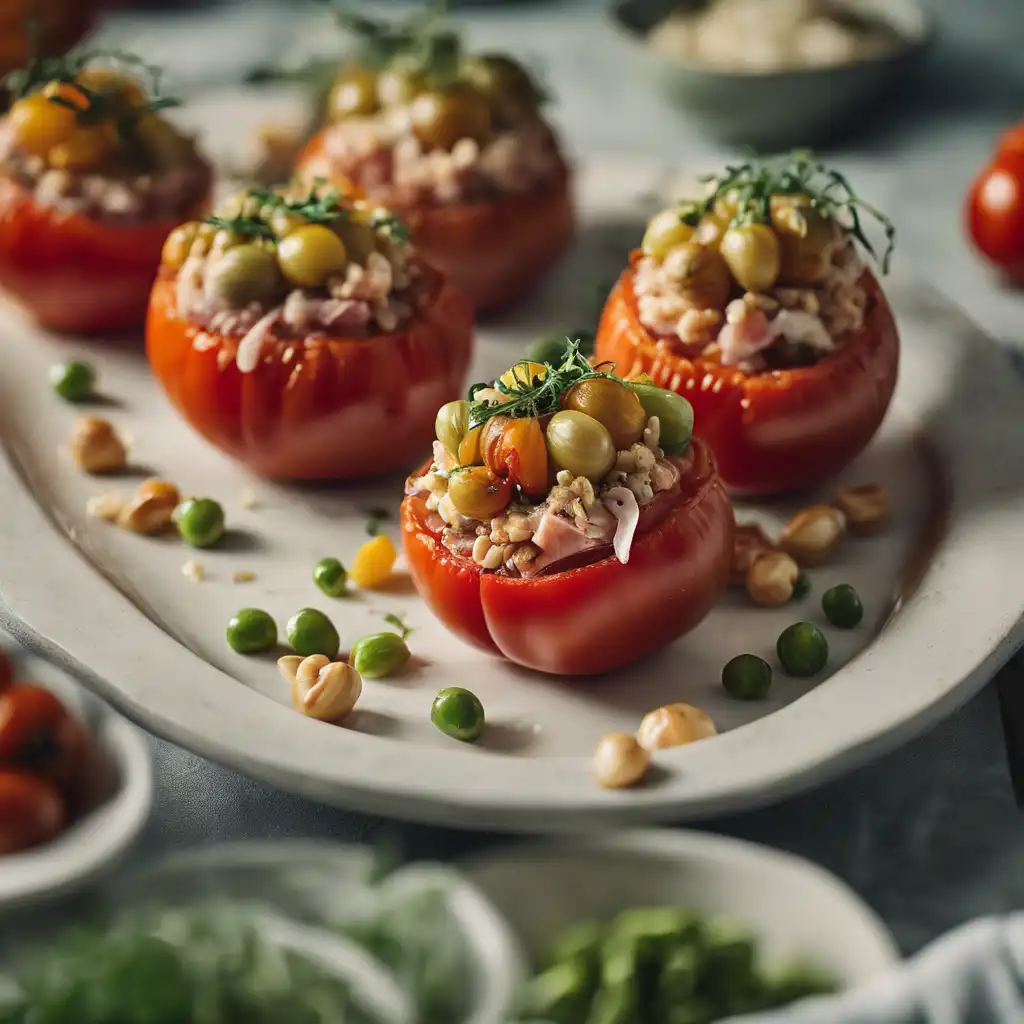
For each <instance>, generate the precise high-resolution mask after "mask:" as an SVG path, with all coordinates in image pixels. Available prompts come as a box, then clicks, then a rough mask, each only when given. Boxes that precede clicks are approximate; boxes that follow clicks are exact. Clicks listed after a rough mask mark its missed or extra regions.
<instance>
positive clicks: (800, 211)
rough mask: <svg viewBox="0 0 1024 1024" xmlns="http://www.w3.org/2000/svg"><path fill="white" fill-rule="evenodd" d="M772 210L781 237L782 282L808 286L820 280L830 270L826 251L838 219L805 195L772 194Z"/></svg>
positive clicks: (773, 220)
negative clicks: (834, 220)
mask: <svg viewBox="0 0 1024 1024" xmlns="http://www.w3.org/2000/svg"><path fill="white" fill-rule="evenodd" d="M771 213H772V227H773V228H774V229H775V234H776V236H777V238H778V240H779V255H780V263H781V268H780V271H779V283H780V284H784V285H790V286H792V287H806V286H808V285H812V284H814V283H815V282H817V281H820V280H821V278H822V277H823V276H824V274H825V272H826V270H827V265H826V262H825V259H824V253H825V251H826V248H827V247H828V246H829V245H830V244H831V243H832V242H833V241H834V239H835V231H836V228H835V225H834V223H833V222H832V221H830V220H828V219H827V218H825V217H822V215H821V214H820V213H818V211H817V210H815V209H814V207H813V206H812V204H811V200H810V198H809V197H808V196H804V195H785V196H772V201H771Z"/></svg>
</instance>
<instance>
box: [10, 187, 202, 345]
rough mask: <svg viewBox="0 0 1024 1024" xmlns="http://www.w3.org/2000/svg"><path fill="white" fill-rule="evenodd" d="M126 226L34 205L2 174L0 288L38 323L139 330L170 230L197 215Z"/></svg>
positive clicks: (54, 326)
mask: <svg viewBox="0 0 1024 1024" xmlns="http://www.w3.org/2000/svg"><path fill="white" fill-rule="evenodd" d="M207 205H208V201H207V200H204V201H203V202H202V203H200V204H197V206H196V208H195V210H193V211H191V212H190V213H189V215H188V217H181V218H175V219H173V220H159V221H151V222H143V223H141V224H132V225H126V226H124V227H121V226H117V225H113V224H105V223H103V222H102V221H99V220H94V219H92V218H90V217H86V216H84V215H83V214H80V213H67V212H63V211H60V210H56V209H54V208H53V207H49V206H43V205H40V204H38V203H37V202H36V201H35V199H34V197H33V196H32V193H31V192H30V191H28V189H26V188H25V187H24V186H23V185H21V184H20V183H19V182H17V181H14V180H13V179H12V178H9V177H0V289H2V290H3V291H4V292H5V293H6V294H7V296H8V297H9V298H10V299H12V300H13V301H14V302H15V303H16V304H17V305H19V306H21V307H22V308H23V309H24V310H25V311H26V312H27V313H28V315H29V316H31V317H32V318H33V319H34V320H35V321H36V322H37V323H39V324H41V325H42V326H43V327H48V328H51V329H53V330H58V331H70V332H76V333H82V334H96V333H99V332H101V331H116V330H122V329H124V328H129V327H140V326H141V325H142V324H143V323H144V322H145V319H146V306H147V305H148V302H149V292H150V289H151V288H152V287H153V279H154V278H155V277H156V273H157V269H158V268H159V266H160V252H161V250H162V249H163V244H164V241H165V240H166V238H167V236H168V235H169V234H170V232H171V231H173V230H174V228H176V227H177V226H178V224H180V223H181V221H182V220H185V219H189V217H195V216H198V215H199V214H201V213H202V212H203V211H204V210H205V209H206V207H207Z"/></svg>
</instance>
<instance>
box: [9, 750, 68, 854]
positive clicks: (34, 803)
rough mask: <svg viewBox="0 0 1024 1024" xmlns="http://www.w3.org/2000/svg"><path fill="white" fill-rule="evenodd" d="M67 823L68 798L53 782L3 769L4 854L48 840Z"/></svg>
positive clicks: (22, 772) (25, 848)
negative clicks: (66, 799)
mask: <svg viewBox="0 0 1024 1024" xmlns="http://www.w3.org/2000/svg"><path fill="white" fill-rule="evenodd" d="M66 822H67V810H66V808H65V806H64V801H63V800H62V799H61V795H60V793H59V792H57V788H56V787H55V786H54V785H53V784H52V783H49V782H47V781H46V780H45V779H41V778H39V776H38V775H32V774H30V773H29V772H24V771H18V770H13V769H6V768H0V855H2V854H8V853H17V852H18V851H20V850H27V849H28V848H29V847H32V846H38V845H39V844H40V843H45V842H48V841H49V840H51V839H53V837H54V836H56V835H57V834H58V833H59V832H60V830H61V829H62V828H63V827H64V825H65V823H66ZM0 870H2V869H0Z"/></svg>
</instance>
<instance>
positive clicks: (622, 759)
mask: <svg viewBox="0 0 1024 1024" xmlns="http://www.w3.org/2000/svg"><path fill="white" fill-rule="evenodd" d="M650 763H651V755H650V754H649V753H648V752H647V751H646V750H645V749H644V748H643V747H642V746H640V744H639V743H637V741H636V737H635V736H632V735H631V734H630V733H628V732H611V733H608V735H606V736H603V737H602V738H601V742H600V743H598V745H597V749H596V750H595V751H594V774H595V775H596V776H597V781H598V782H599V783H600V784H601V785H602V786H604V788H605V789H625V788H626V787H628V786H633V785H636V783H638V782H639V781H640V780H641V779H642V778H643V777H644V775H646V774H647V769H648V768H649V767H650Z"/></svg>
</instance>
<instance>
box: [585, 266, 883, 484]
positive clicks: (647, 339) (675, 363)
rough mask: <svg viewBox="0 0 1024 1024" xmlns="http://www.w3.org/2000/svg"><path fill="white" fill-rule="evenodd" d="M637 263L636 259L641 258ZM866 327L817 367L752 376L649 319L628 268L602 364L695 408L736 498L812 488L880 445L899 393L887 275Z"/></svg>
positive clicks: (873, 297) (604, 317) (606, 328)
mask: <svg viewBox="0 0 1024 1024" xmlns="http://www.w3.org/2000/svg"><path fill="white" fill-rule="evenodd" d="M634 258H635V256H634ZM861 285H862V287H864V288H865V289H866V291H867V295H868V307H867V315H866V319H865V322H864V327H863V329H862V330H861V331H860V333H859V334H857V335H856V336H855V337H853V338H849V339H848V340H847V341H846V342H845V343H844V344H843V346H842V347H841V348H839V349H838V350H837V351H835V352H834V353H832V354H830V355H828V356H826V357H825V358H824V359H822V360H821V361H820V362H818V363H816V364H815V365H813V366H805V367H798V368H795V369H789V370H772V371H769V372H766V373H756V374H747V373H744V372H743V371H742V370H738V369H737V368H736V367H734V366H721V365H719V364H717V363H711V362H706V361H704V360H701V359H696V360H691V359H686V358H683V357H682V356H679V355H677V354H675V353H673V352H672V351H671V350H670V349H669V348H668V346H666V345H661V344H659V343H658V339H657V338H656V337H655V336H654V335H652V334H651V333H650V332H649V331H648V330H647V328H646V327H644V325H643V324H642V323H641V322H640V318H639V315H638V312H637V301H636V296H635V294H634V292H633V270H632V267H628V268H627V269H626V270H625V271H624V272H623V273H622V275H621V277H620V278H619V280H618V282H617V283H616V285H615V287H614V288H613V289H612V292H611V294H610V295H609V297H608V301H607V303H606V304H605V307H604V312H603V313H602V314H601V322H600V325H599V326H598V331H597V340H596V343H595V354H596V358H597V359H598V360H601V361H608V362H612V363H615V364H616V367H617V371H618V372H619V373H620V374H622V375H630V374H638V373H647V374H649V375H650V376H651V377H652V378H653V380H654V382H655V383H656V384H658V385H659V386H660V387H663V388H668V389H670V390H672V391H677V392H678V393H679V394H681V395H683V396H684V397H685V398H687V399H688V400H689V401H690V403H691V404H692V406H693V413H694V431H695V432H696V434H697V435H698V436H699V437H702V438H703V439H704V440H705V441H707V442H708V444H709V445H710V446H711V448H712V450H713V451H714V453H715V459H716V461H717V462H718V466H719V472H720V473H721V475H722V479H723V480H724V481H725V484H726V487H728V488H729V490H730V491H731V492H732V493H733V494H736V495H744V496H756V495H763V494H776V493H782V492H786V491H794V490H799V489H801V488H805V487H811V486H813V485H815V484H817V483H820V482H821V481H822V480H824V479H827V478H828V477H830V476H832V475H833V474H835V473H838V472H839V470H841V469H842V468H843V467H844V466H845V465H846V464H847V463H849V462H850V461H851V460H852V459H853V458H854V457H855V456H856V455H858V454H859V452H860V451H861V450H862V449H863V448H864V446H865V445H866V444H867V443H868V442H869V441H870V440H871V438H872V437H873V436H874V435H875V432H876V431H877V430H878V428H879V426H880V425H881V423H882V420H883V418H884V417H885V412H886V410H887V409H888V407H889V402H890V401H891V399H892V394H893V390H894V389H895V387H896V376H897V371H898V367H899V335H898V334H897V331H896V322H895V320H894V318H893V314H892V310H891V309H890V308H889V303H888V302H887V301H886V298H885V295H884V294H883V292H882V289H881V287H880V286H879V284H878V281H877V279H876V278H875V276H874V275H873V274H871V273H870V272H865V274H864V276H863V278H862V279H861Z"/></svg>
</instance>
